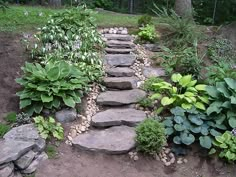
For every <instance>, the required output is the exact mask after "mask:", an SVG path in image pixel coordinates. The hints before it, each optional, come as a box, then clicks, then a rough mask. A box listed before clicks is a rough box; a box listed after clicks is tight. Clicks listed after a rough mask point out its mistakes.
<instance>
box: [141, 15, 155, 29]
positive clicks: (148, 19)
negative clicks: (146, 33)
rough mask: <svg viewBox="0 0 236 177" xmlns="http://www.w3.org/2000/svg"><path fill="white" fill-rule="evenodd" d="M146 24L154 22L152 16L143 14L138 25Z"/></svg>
mask: <svg viewBox="0 0 236 177" xmlns="http://www.w3.org/2000/svg"><path fill="white" fill-rule="evenodd" d="M146 25H153V22H152V16H150V15H147V14H146V15H142V16H141V17H140V18H139V19H138V26H139V27H144V26H146Z"/></svg>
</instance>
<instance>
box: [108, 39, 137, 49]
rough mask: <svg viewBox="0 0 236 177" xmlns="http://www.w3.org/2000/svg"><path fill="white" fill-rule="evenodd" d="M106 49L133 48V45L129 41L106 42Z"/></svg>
mask: <svg viewBox="0 0 236 177" xmlns="http://www.w3.org/2000/svg"><path fill="white" fill-rule="evenodd" d="M106 45H107V47H109V48H134V47H135V45H134V43H133V42H131V41H118V40H110V41H107V42H106Z"/></svg>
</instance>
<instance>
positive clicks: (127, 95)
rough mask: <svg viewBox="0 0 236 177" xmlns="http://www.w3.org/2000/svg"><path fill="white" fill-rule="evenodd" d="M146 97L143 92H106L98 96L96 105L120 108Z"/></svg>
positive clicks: (137, 90)
mask: <svg viewBox="0 0 236 177" xmlns="http://www.w3.org/2000/svg"><path fill="white" fill-rule="evenodd" d="M145 96H146V93H145V92H144V91H143V90H139V89H133V90H124V91H106V92H102V93H100V94H99V96H98V98H97V104H99V105H104V106H121V105H128V104H133V103H137V102H139V101H140V100H141V99H143V98H144V97H145Z"/></svg>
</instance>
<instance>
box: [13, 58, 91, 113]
mask: <svg viewBox="0 0 236 177" xmlns="http://www.w3.org/2000/svg"><path fill="white" fill-rule="evenodd" d="M22 69H23V71H24V75H23V77H22V78H19V79H17V80H16V81H17V83H19V84H20V85H22V86H23V90H22V91H20V92H18V93H17V95H18V96H19V97H20V108H21V109H24V110H25V111H26V113H28V114H29V115H32V114H33V113H34V112H35V113H40V112H41V111H42V109H43V108H48V109H52V108H59V107H60V106H61V105H66V106H69V107H75V104H76V103H80V102H81V99H80V98H81V96H82V94H83V92H84V91H85V90H86V89H87V84H88V82H89V79H88V78H87V76H86V75H85V73H84V72H81V71H80V70H79V69H78V68H77V67H76V66H74V65H70V64H68V63H66V62H63V61H60V62H54V63H47V65H46V66H42V65H40V64H38V63H36V64H32V63H26V64H25V67H23V68H22Z"/></svg>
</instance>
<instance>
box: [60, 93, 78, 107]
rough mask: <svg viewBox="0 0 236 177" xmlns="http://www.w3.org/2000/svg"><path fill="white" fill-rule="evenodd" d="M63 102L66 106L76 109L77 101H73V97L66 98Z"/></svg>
mask: <svg viewBox="0 0 236 177" xmlns="http://www.w3.org/2000/svg"><path fill="white" fill-rule="evenodd" d="M63 101H64V103H65V105H67V106H69V107H72V108H74V107H75V101H74V100H73V98H72V97H70V96H67V97H65V98H63Z"/></svg>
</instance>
